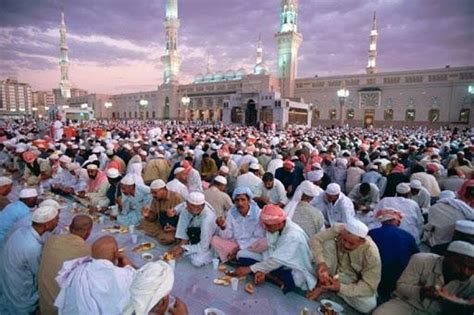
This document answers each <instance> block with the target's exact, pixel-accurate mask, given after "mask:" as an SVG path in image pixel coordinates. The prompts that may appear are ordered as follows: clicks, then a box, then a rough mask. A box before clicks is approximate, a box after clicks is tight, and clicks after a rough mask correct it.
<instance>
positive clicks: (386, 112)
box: [383, 108, 393, 121]
mask: <svg viewBox="0 0 474 315" xmlns="http://www.w3.org/2000/svg"><path fill="white" fill-rule="evenodd" d="M383 119H384V120H387V121H390V120H393V109H392V108H387V109H385V110H384V112H383Z"/></svg>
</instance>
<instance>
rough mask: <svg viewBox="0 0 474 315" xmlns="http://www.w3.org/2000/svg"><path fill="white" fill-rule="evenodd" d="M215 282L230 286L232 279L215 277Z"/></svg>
mask: <svg viewBox="0 0 474 315" xmlns="http://www.w3.org/2000/svg"><path fill="white" fill-rule="evenodd" d="M213 282H214V284H217V285H223V286H226V287H227V286H229V285H230V280H229V281H226V280H224V279H214V281H213Z"/></svg>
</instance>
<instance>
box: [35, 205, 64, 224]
mask: <svg viewBox="0 0 474 315" xmlns="http://www.w3.org/2000/svg"><path fill="white" fill-rule="evenodd" d="M57 215H58V208H56V207H51V206H44V207H39V208H38V209H36V210H35V211H33V214H32V215H31V221H33V222H35V223H46V222H49V221H51V220H53V219H54V218H56V216H57Z"/></svg>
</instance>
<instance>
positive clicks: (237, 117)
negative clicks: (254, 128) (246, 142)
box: [230, 107, 242, 124]
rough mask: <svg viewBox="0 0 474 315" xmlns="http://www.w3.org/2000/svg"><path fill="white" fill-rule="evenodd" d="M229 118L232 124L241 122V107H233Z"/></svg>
mask: <svg viewBox="0 0 474 315" xmlns="http://www.w3.org/2000/svg"><path fill="white" fill-rule="evenodd" d="M230 120H231V121H232V123H234V124H241V123H242V109H241V108H240V107H234V108H232V110H231V111H230Z"/></svg>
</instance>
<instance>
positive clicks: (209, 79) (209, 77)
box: [204, 73, 214, 82]
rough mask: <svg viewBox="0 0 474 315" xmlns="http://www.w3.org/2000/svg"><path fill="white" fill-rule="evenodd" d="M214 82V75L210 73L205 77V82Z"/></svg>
mask: <svg viewBox="0 0 474 315" xmlns="http://www.w3.org/2000/svg"><path fill="white" fill-rule="evenodd" d="M213 80H214V75H213V74H212V73H208V74H206V75H205V76H204V81H206V82H210V81H213Z"/></svg>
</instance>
